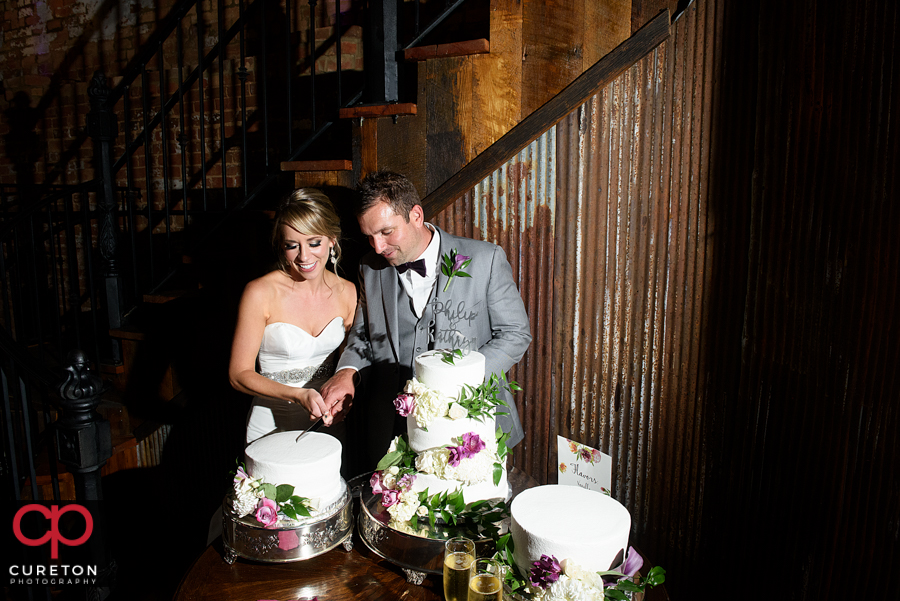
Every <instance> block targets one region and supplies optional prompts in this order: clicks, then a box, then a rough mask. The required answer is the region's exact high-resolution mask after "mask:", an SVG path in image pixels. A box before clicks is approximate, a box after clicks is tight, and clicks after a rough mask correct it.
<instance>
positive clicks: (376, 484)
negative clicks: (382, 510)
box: [369, 472, 384, 495]
mask: <svg viewBox="0 0 900 601" xmlns="http://www.w3.org/2000/svg"><path fill="white" fill-rule="evenodd" d="M369 484H370V485H371V486H372V492H373V493H374V494H376V495H377V494H379V493H381V492H384V487H383V486H382V485H381V472H375V473H374V474H372V478H371V479H369Z"/></svg>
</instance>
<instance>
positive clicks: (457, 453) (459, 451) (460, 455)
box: [447, 447, 467, 467]
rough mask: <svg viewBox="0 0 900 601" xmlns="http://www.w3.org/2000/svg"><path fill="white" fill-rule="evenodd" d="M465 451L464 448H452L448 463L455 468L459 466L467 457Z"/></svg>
mask: <svg viewBox="0 0 900 601" xmlns="http://www.w3.org/2000/svg"><path fill="white" fill-rule="evenodd" d="M465 452H466V451H465V449H463V448H462V447H450V459H449V460H448V461H447V463H449V464H450V465H452V466H453V467H456V466H457V465H459V462H460V461H461V460H462V459H465V458H466V457H467V455H466V454H465Z"/></svg>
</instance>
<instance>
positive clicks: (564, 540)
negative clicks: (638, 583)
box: [510, 484, 631, 574]
mask: <svg viewBox="0 0 900 601" xmlns="http://www.w3.org/2000/svg"><path fill="white" fill-rule="evenodd" d="M510 513H511V514H512V523H511V524H510V531H511V532H512V538H513V542H514V543H515V553H514V558H515V562H516V565H517V566H519V569H520V570H522V571H523V572H524V573H526V574H527V573H528V571H529V570H530V569H531V566H532V564H533V563H534V562H535V561H538V560H539V559H540V558H541V555H552V556H554V557H556V559H557V560H559V561H562V560H564V559H570V560H572V561H574V562H575V563H577V564H578V565H580V566H581V567H582V568H584V569H586V570H588V571H591V572H600V571H604V570H609V569H610V568H615V567H618V565H619V564H620V563H621V562H622V560H623V558H624V557H625V553H626V552H627V550H628V534H629V532H630V531H631V514H629V513H628V510H627V509H625V507H624V506H623V505H622V504H621V503H619V502H618V501H616V500H615V499H613V498H612V497H608V496H606V495H604V494H603V493H600V492H597V491H593V490H587V489H584V488H579V487H577V486H560V485H558V484H552V485H548V486H537V487H535V488H530V489H528V490H525V491H523V492H521V493H519V495H518V496H517V497H516V498H515V499H513V502H512V505H511V507H510Z"/></svg>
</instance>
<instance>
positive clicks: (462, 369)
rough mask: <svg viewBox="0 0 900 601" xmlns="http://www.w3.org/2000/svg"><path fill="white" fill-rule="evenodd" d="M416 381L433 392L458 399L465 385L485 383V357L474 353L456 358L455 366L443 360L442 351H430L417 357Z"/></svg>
mask: <svg viewBox="0 0 900 601" xmlns="http://www.w3.org/2000/svg"><path fill="white" fill-rule="evenodd" d="M415 363H416V379H417V380H418V381H419V382H421V383H422V384H423V385H425V386H427V387H428V388H430V389H432V390H436V391H437V392H440V393H441V394H444V395H446V396H448V397H450V398H457V397H458V396H459V391H460V390H462V387H463V385H468V386H473V387H474V386H480V385H481V384H482V383H483V382H484V355H482V354H481V353H479V352H478V351H472V352H471V353H469V354H468V355H464V356H462V357H454V358H453V364H452V365H451V364H449V363H447V362H446V361H444V360H443V354H442V353H441V352H440V351H428V352H427V353H422V354H421V355H419V356H418V357H416V361H415Z"/></svg>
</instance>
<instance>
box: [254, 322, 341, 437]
mask: <svg viewBox="0 0 900 601" xmlns="http://www.w3.org/2000/svg"><path fill="white" fill-rule="evenodd" d="M343 341H344V319H343V318H342V317H335V318H334V319H332V320H331V322H330V323H329V324H328V325H327V326H325V329H324V330H322V331H321V332H320V333H319V335H318V336H313V335H312V334H310V333H309V332H307V331H306V330H304V329H302V328H300V327H297V326H295V325H293V324H290V323H284V322H276V323H270V324H269V325H267V326H266V329H265V331H264V332H263V338H262V343H261V344H260V347H259V372H260V374H261V375H263V376H265V377H267V378H269V379H270V380H275V381H276V382H281V383H282V384H286V385H288V386H295V387H298V388H313V389H315V390H319V388H320V387H321V386H322V384H324V383H325V381H326V380H328V378H330V377H331V376H332V374H334V368H335V365H337V359H338V347H340V345H341V343H342V342H343ZM310 425H312V422H311V421H310V419H309V412H308V411H307V410H306V409H304V408H303V406H302V405H298V404H295V403H288V402H285V401H283V400H279V399H270V398H267V397H261V396H257V397H254V398H253V405H252V406H251V407H250V413H249V414H248V415H247V438H246V443H247V444H250V443H251V442H253V441H254V440H256V439H257V438H260V437H262V436H265V435H266V434H271V433H273V432H283V431H286V430H305V429H306V428H308V427H309V426H310Z"/></svg>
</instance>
